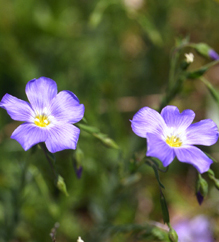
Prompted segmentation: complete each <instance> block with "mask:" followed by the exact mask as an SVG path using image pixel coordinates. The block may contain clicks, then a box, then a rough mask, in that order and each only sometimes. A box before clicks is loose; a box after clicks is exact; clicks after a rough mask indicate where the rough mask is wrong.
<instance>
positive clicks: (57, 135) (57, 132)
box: [45, 123, 80, 153]
mask: <svg viewBox="0 0 219 242" xmlns="http://www.w3.org/2000/svg"><path fill="white" fill-rule="evenodd" d="M79 134H80V129H79V128H77V127H75V126H74V125H72V124H69V123H65V124H63V123H59V124H56V125H54V126H53V127H51V128H50V129H49V133H48V138H47V140H46V142H45V143H46V147H47V149H48V150H49V151H50V152H51V153H55V152H58V151H61V150H65V149H73V150H75V149H76V146H77V142H78V138H79Z"/></svg>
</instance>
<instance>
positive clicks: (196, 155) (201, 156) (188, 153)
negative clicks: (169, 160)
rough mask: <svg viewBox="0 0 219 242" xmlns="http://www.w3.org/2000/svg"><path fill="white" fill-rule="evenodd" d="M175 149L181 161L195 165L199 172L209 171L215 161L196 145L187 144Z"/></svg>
mask: <svg viewBox="0 0 219 242" xmlns="http://www.w3.org/2000/svg"><path fill="white" fill-rule="evenodd" d="M174 150H175V154H176V156H177V158H178V160H179V161H181V162H185V163H189V164H191V165H193V166H194V167H195V168H196V169H197V170H198V171H199V173H203V172H206V171H208V170H209V168H210V165H211V164H212V163H213V161H212V160H211V159H210V158H209V157H208V156H207V155H205V153H203V152H202V151H201V150H200V149H198V148H197V147H195V146H190V145H186V146H183V147H180V148H175V149H174Z"/></svg>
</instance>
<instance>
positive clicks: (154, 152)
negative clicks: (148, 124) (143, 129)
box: [146, 133, 175, 167]
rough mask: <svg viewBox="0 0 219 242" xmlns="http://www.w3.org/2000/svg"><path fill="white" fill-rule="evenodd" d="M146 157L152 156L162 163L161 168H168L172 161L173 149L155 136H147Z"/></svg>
mask: <svg viewBox="0 0 219 242" xmlns="http://www.w3.org/2000/svg"><path fill="white" fill-rule="evenodd" d="M147 146H148V148H147V153H146V155H147V156H153V157H156V158H158V159H159V160H160V161H162V163H163V166H164V167H166V166H168V165H169V164H170V163H171V162H172V161H173V159H174V157H175V153H174V149H173V148H171V147H170V146H169V145H168V144H166V142H165V141H164V140H162V139H161V138H160V137H159V136H157V135H156V134H151V133H148V134H147Z"/></svg>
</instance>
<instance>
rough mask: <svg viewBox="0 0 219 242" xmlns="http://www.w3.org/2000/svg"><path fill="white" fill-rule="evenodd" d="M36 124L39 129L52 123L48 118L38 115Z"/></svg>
mask: <svg viewBox="0 0 219 242" xmlns="http://www.w3.org/2000/svg"><path fill="white" fill-rule="evenodd" d="M34 123H35V124H36V125H37V126H39V127H46V126H48V125H49V124H50V121H49V119H48V116H47V115H45V114H43V115H37V116H36V117H35V119H34Z"/></svg>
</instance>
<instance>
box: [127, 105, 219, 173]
mask: <svg viewBox="0 0 219 242" xmlns="http://www.w3.org/2000/svg"><path fill="white" fill-rule="evenodd" d="M194 117H195V113H194V112H193V111H192V110H190V109H187V110H184V111H183V112H182V113H180V112H179V110H178V108H177V107H175V106H166V107H165V108H163V110H162V111H161V114H159V113H158V112H157V111H155V110H153V109H151V108H149V107H144V108H142V109H140V110H139V111H138V112H137V113H136V114H135V115H134V117H133V120H131V126H132V130H133V132H134V133H135V134H136V135H138V136H140V137H142V138H146V139H147V153H146V155H147V156H153V157H156V158H158V159H160V160H161V161H162V163H163V166H164V167H166V166H168V165H169V164H170V163H171V162H172V161H173V159H174V158H175V156H176V157H177V158H178V160H179V161H181V162H186V163H189V164H191V165H193V166H194V167H195V168H196V169H197V170H198V171H199V172H200V173H203V172H206V171H207V170H208V169H209V167H210V165H211V164H212V160H211V159H210V158H209V157H208V156H207V155H205V153H203V152H202V151H201V150H200V149H199V148H197V147H195V146H194V145H207V146H210V145H213V144H214V143H216V142H217V139H218V129H217V126H216V124H215V123H214V122H213V121H212V120H211V119H205V120H202V121H200V122H197V123H193V124H192V122H193V120H194Z"/></svg>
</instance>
